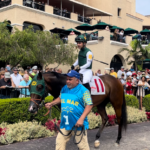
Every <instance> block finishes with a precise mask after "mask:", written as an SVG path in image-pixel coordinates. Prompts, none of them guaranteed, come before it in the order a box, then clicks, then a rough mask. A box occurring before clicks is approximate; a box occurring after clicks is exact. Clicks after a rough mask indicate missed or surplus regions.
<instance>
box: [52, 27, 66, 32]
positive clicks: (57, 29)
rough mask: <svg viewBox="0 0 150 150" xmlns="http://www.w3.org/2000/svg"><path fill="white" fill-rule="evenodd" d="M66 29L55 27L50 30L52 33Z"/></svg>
mask: <svg viewBox="0 0 150 150" xmlns="http://www.w3.org/2000/svg"><path fill="white" fill-rule="evenodd" d="M64 31H65V30H64V29H61V28H54V29H51V30H50V32H52V33H64Z"/></svg>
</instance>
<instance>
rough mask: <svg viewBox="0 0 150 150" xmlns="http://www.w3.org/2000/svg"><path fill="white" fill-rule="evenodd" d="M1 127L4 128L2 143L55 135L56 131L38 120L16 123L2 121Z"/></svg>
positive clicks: (0, 141)
mask: <svg viewBox="0 0 150 150" xmlns="http://www.w3.org/2000/svg"><path fill="white" fill-rule="evenodd" d="M0 128H2V129H3V131H2V132H1V133H2V134H1V135H0V144H11V143H14V142H23V141H28V140H30V139H36V138H42V137H51V136H53V135H55V132H54V131H50V130H48V129H47V128H46V127H44V126H42V125H41V124H40V123H38V122H36V121H33V122H27V121H25V122H19V123H15V124H7V123H2V124H0Z"/></svg>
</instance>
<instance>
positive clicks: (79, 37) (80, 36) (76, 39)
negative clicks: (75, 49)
mask: <svg viewBox="0 0 150 150" xmlns="http://www.w3.org/2000/svg"><path fill="white" fill-rule="evenodd" d="M75 41H76V42H83V43H87V40H86V36H84V35H79V36H77V37H76V38H75Z"/></svg>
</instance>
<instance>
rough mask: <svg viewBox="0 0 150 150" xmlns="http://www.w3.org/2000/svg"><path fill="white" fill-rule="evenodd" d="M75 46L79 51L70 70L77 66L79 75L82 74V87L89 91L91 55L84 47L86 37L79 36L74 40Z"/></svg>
mask: <svg viewBox="0 0 150 150" xmlns="http://www.w3.org/2000/svg"><path fill="white" fill-rule="evenodd" d="M75 41H76V42H77V46H78V48H79V49H80V52H79V54H78V59H77V60H76V62H75V63H74V64H73V65H72V67H71V69H72V70H73V69H74V68H75V67H76V66H77V65H79V67H80V68H79V73H81V74H83V85H84V86H85V87H86V88H87V89H88V90H89V91H91V88H90V85H89V82H90V80H91V79H92V61H93V53H92V52H91V50H90V49H88V48H87V47H86V43H87V41H86V37H84V36H83V35H79V36H78V37H76V38H75Z"/></svg>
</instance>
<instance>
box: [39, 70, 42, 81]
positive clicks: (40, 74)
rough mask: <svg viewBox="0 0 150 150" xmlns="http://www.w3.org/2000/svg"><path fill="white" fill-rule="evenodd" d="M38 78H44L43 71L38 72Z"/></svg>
mask: <svg viewBox="0 0 150 150" xmlns="http://www.w3.org/2000/svg"><path fill="white" fill-rule="evenodd" d="M38 79H39V80H41V79H42V72H39V73H38Z"/></svg>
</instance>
